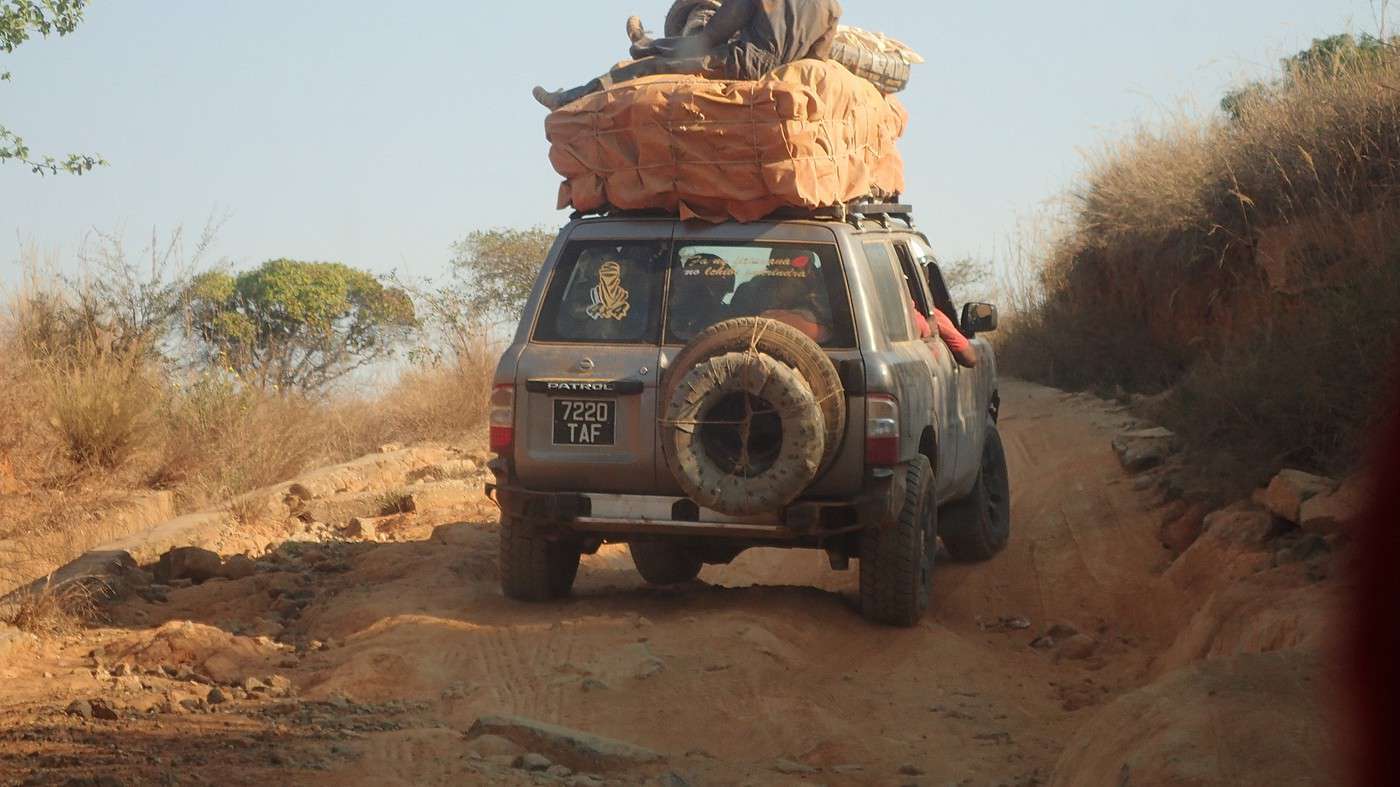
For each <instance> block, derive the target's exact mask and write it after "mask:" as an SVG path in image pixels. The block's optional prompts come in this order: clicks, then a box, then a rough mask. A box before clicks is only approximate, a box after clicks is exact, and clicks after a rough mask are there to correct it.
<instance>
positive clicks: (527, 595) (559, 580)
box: [501, 516, 580, 601]
mask: <svg viewBox="0 0 1400 787" xmlns="http://www.w3.org/2000/svg"><path fill="white" fill-rule="evenodd" d="M579 556H580V551H579V548H578V547H577V546H576V545H574V544H572V543H570V542H568V541H564V540H558V539H555V540H551V539H546V538H544V537H543V536H541V535H539V534H538V533H537V532H536V529H535V528H534V527H532V526H531V525H530V523H529V522H528V521H526V520H523V519H520V518H519V517H512V516H502V517H501V592H503V593H505V595H506V597H507V598H512V599H515V600H516V601H549V600H550V599H555V598H559V597H560V596H567V595H569V592H570V591H571V590H573V587H574V578H575V577H577V576H578V563H579Z"/></svg>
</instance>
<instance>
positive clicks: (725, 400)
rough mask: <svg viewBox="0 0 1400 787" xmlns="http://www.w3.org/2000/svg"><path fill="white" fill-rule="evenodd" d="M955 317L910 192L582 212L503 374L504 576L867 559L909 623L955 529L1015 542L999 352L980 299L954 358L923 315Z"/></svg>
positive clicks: (965, 541) (882, 611) (517, 591)
mask: <svg viewBox="0 0 1400 787" xmlns="http://www.w3.org/2000/svg"><path fill="white" fill-rule="evenodd" d="M935 308H936V309H939V310H941V311H942V312H944V313H945V314H946V315H949V316H951V315H953V314H955V313H956V312H955V310H954V305H953V302H952V300H951V298H950V296H949V293H948V289H947V287H946V286H945V285H944V281H943V277H942V275H941V274H940V272H939V269H938V263H937V261H936V260H935V259H934V257H933V254H932V253H931V251H930V249H929V243H928V240H927V238H926V237H925V236H923V235H922V234H920V233H919V232H917V231H916V230H915V229H914V224H913V221H912V220H911V211H910V209H909V208H908V207H907V206H902V205H875V204H861V205H851V206H845V207H843V208H840V209H839V210H833V211H830V212H825V213H803V214H793V215H791V216H787V215H783V216H777V217H773V218H770V219H769V220H765V221H760V222H755V223H748V224H740V223H733V222H731V223H724V224H718V225H712V224H703V223H698V222H686V221H681V220H679V219H677V218H676V217H674V216H654V215H636V214H630V215H629V214H612V215H600V216H594V217H581V216H575V217H574V220H573V221H572V222H571V223H570V224H569V225H568V226H566V227H565V228H564V229H563V230H562V231H561V232H560V234H559V236H558V239H557V240H556V241H555V243H554V246H553V248H552V249H551V251H550V253H549V257H548V259H547V260H546V261H545V263H544V266H543V269H542V270H541V272H540V275H539V279H538V281H537V282H536V284H535V286H534V290H533V292H532V293H531V296H530V298H529V301H528V302H527V304H526V306H525V311H524V316H523V317H522V319H521V322H520V326H519V329H518V330H517V332H516V335H515V339H514V341H513V343H512V344H511V345H510V346H509V348H507V349H506V351H505V353H504V355H503V356H502V358H501V361H500V364H499V366H498V367H497V370H496V376H495V380H494V385H493V390H492V395H491V413H490V440H491V450H492V452H493V453H494V454H495V458H494V459H493V460H492V462H491V463H490V467H491V469H492V471H493V473H494V475H495V482H494V483H493V484H491V485H489V486H488V490H487V491H488V494H492V495H494V496H495V499H496V501H497V502H498V503H499V505H500V508H501V551H500V560H501V566H500V570H501V586H502V590H503V591H504V593H505V594H506V595H507V596H509V597H511V598H513V599H518V600H523V601H546V600H549V599H551V598H555V597H558V596H562V595H565V594H567V593H568V592H569V591H570V588H571V587H572V585H573V582H574V577H575V575H576V574H577V572H578V565H579V556H580V555H581V554H592V553H595V552H596V551H597V550H598V549H599V547H600V546H601V545H603V544H604V543H622V542H625V543H626V544H628V547H629V549H630V551H631V554H632V558H633V561H634V562H635V564H636V567H637V570H638V571H639V572H640V573H641V575H642V577H643V578H644V579H645V580H647V581H648V582H651V583H655V584H671V583H678V582H685V581H688V580H691V579H694V578H695V577H696V576H697V575H698V574H699V572H700V570H701V568H702V567H703V566H704V565H706V564H723V563H728V562H730V561H732V560H733V559H734V558H735V557H736V556H738V555H739V554H740V553H741V552H743V551H744V550H746V549H748V548H750V547H758V546H763V547H791V548H810V549H821V550H824V551H825V552H826V553H827V555H828V556H829V558H830V562H831V566H832V568H833V569H836V570H846V569H848V568H849V565H850V559H851V558H856V559H857V561H858V564H859V570H860V607H861V612H862V614H863V615H864V616H865V617H867V618H868V619H870V620H873V621H877V622H880V623H886V624H891V625H901V626H910V625H914V624H915V623H917V622H918V620H919V619H920V617H921V616H922V614H923V612H924V610H925V609H926V608H927V606H928V602H929V590H930V578H931V571H932V568H933V559H934V554H935V551H936V547H937V542H938V539H940V538H941V539H942V541H943V544H944V546H945V547H946V549H947V552H948V553H949V554H950V555H951V556H952V557H953V559H955V560H968V561H976V560H985V559H988V558H990V557H992V556H993V555H994V554H996V553H997V552H998V551H1000V550H1001V549H1002V547H1003V546H1004V545H1005V544H1006V542H1007V539H1008V537H1009V535H1010V507H1009V504H1010V494H1009V485H1008V478H1007V473H1006V462H1005V456H1004V454H1003V451H1002V445H1001V439H1000V437H999V436H998V434H997V425H996V420H997V407H998V401H999V400H998V396H997V390H996V364H995V359H994V357H993V353H992V349H991V346H990V345H989V344H988V343H987V342H986V341H985V340H984V339H981V338H980V334H982V333H985V332H988V331H992V330H995V328H996V324H997V313H996V309H995V308H994V307H993V306H991V305H989V304H980V303H970V304H967V305H965V306H964V308H963V310H962V312H961V325H960V328H961V331H962V332H963V334H964V335H966V336H968V337H972V342H973V346H974V347H975V348H976V351H977V355H978V357H979V359H980V360H979V362H978V363H977V365H976V367H975V368H972V369H965V368H961V367H959V366H958V364H957V363H956V362H955V361H954V358H953V356H952V354H951V352H950V350H949V348H948V347H947V345H946V344H944V342H943V341H942V340H940V339H939V338H938V336H937V335H936V332H935V335H934V336H932V337H929V338H921V336H920V329H919V327H918V323H919V322H920V320H919V319H918V317H917V316H916V313H917V314H918V315H922V316H923V317H924V318H925V320H926V321H927V323H928V324H929V325H933V324H935V322H934V319H935V316H934V313H933V310H934V309H935Z"/></svg>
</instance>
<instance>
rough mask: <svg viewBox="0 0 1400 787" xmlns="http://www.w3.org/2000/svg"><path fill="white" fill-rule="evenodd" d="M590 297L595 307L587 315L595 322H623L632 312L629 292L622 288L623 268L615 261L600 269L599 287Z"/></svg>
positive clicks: (589, 309)
mask: <svg viewBox="0 0 1400 787" xmlns="http://www.w3.org/2000/svg"><path fill="white" fill-rule="evenodd" d="M589 296H590V297H591V298H592V301H593V305H592V306H589V307H588V312H587V313H588V316H589V317H591V318H593V319H594V320H615V321H621V320H624V319H626V318H627V313H628V312H629V311H631V310H632V304H630V303H629V302H628V300H627V299H628V293H627V290H625V289H623V287H622V266H621V265H620V264H618V263H617V262H616V261H615V260H608V261H607V262H605V263H603V265H602V267H600V268H599V269H598V286H596V287H594V288H593V290H592V292H591V293H589Z"/></svg>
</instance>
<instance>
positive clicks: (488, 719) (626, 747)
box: [467, 716, 665, 771]
mask: <svg viewBox="0 0 1400 787" xmlns="http://www.w3.org/2000/svg"><path fill="white" fill-rule="evenodd" d="M482 735H498V736H500V737H502V738H506V739H508V740H510V741H513V742H515V743H516V744H517V745H519V746H521V747H523V748H525V749H528V750H531V751H535V752H545V753H548V755H549V756H550V757H552V758H553V759H554V760H555V761H557V762H561V763H563V764H565V765H567V766H569V767H570V768H573V769H574V770H576V771H594V770H597V771H606V770H616V769H622V768H630V767H633V766H636V765H647V764H651V763H656V762H661V761H662V760H664V759H665V757H663V756H662V755H661V754H659V753H657V752H655V751H652V750H651V749H647V748H644V747H641V746H636V745H634V744H630V743H623V742H621V741H615V740H611V739H608V738H603V737H599V736H597V735H590V734H589V733H586V732H581V731H579V730H572V729H569V728H567V727H560V726H557V725H554V724H546V723H544V722H538V721H533V720H531V719H522V718H519V717H515V716H483V717H481V718H479V719H477V720H476V722H475V723H474V724H472V727H471V729H470V730H468V731H467V738H468V740H473V739H475V738H478V737H480V736H482Z"/></svg>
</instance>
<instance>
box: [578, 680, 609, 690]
mask: <svg viewBox="0 0 1400 787" xmlns="http://www.w3.org/2000/svg"><path fill="white" fill-rule="evenodd" d="M579 686H580V687H581V688H582V689H583V690H584V691H607V690H608V689H609V688H611V687H610V686H608V684H606V683H604V682H603V681H601V680H598V679H597V678H584V679H583V682H582V683H580V684H579Z"/></svg>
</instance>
